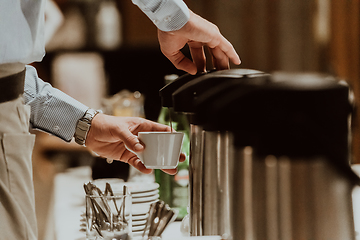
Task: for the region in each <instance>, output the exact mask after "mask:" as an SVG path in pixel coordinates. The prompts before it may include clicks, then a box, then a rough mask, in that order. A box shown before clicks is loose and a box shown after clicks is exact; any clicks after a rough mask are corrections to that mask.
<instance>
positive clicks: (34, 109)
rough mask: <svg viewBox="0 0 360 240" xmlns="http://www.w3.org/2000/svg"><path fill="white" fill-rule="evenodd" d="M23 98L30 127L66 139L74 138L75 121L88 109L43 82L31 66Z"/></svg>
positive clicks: (27, 69) (27, 73)
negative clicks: (28, 110) (28, 113)
mask: <svg viewBox="0 0 360 240" xmlns="http://www.w3.org/2000/svg"><path fill="white" fill-rule="evenodd" d="M24 98H25V103H26V104H28V105H30V107H31V115H30V123H31V126H32V127H33V128H35V129H40V130H42V131H45V132H48V133H51V134H53V135H55V136H57V137H59V138H61V139H63V140H65V141H67V142H70V141H71V140H72V138H73V137H74V134H75V129H76V124H77V122H78V120H79V119H80V118H82V117H83V116H84V114H85V112H86V110H87V109H88V108H89V107H87V106H85V105H84V104H82V103H80V102H79V101H77V100H75V99H74V98H72V97H70V96H69V95H67V94H65V93H63V92H61V91H60V90H58V89H56V88H53V87H52V86H51V85H50V84H49V83H46V82H44V81H42V80H41V79H40V78H39V77H38V75H37V72H36V69H35V68H34V67H31V66H26V75H25V89H24Z"/></svg>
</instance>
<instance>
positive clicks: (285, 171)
mask: <svg viewBox="0 0 360 240" xmlns="http://www.w3.org/2000/svg"><path fill="white" fill-rule="evenodd" d="M207 77H209V78H211V77H212V76H211V75H209V76H207ZM351 111H352V108H351V104H350V102H349V88H348V86H346V85H344V84H340V83H339V82H338V81H337V80H336V79H334V78H332V77H329V76H325V75H320V74H290V73H274V74H272V75H271V76H258V77H254V78H252V79H251V81H249V80H247V79H242V81H234V82H227V83H226V82H224V83H223V84H221V85H220V86H217V87H216V88H211V89H208V90H206V91H204V92H203V93H202V94H201V95H200V96H199V97H198V98H197V99H196V101H195V111H194V112H195V115H196V118H197V124H198V125H200V126H202V129H203V131H204V132H206V133H208V132H209V133H211V134H216V133H217V138H218V139H219V138H220V139H221V136H223V135H224V134H229V136H231V138H229V139H231V140H229V141H228V143H229V145H230V148H232V151H229V150H228V151H227V153H228V155H225V154H224V155H221V152H220V155H218V157H217V158H215V157H214V158H213V159H211V154H213V153H214V152H211V153H210V155H209V156H208V155H206V154H207V150H206V149H207V146H208V143H207V142H206V137H205V143H204V145H203V154H204V156H203V158H204V163H203V172H202V173H201V174H202V176H203V178H202V180H203V182H202V190H203V191H202V192H201V193H200V194H201V195H202V196H201V198H202V199H203V201H202V205H201V206H196V207H199V208H201V209H203V211H205V212H206V213H205V212H204V213H203V216H204V217H205V216H206V215H209V212H207V211H216V213H214V214H215V215H216V216H217V218H216V217H214V218H211V219H208V218H205V219H202V220H203V221H205V222H206V221H213V222H212V223H208V222H207V223H206V225H207V224H210V225H211V226H212V227H213V229H215V230H214V232H210V233H209V232H207V233H205V232H203V235H221V236H223V238H227V239H234V240H287V239H289V240H290V239H291V240H297V239H299V240H300V239H315V240H320V239H327V240H335V239H336V240H337V239H355V235H354V226H353V216H352V214H353V213H352V202H351V190H352V187H353V185H354V184H357V183H358V182H359V180H358V178H357V176H356V175H355V174H354V173H353V172H352V171H351V168H350V165H349V154H348V153H349V117H350V114H351ZM219 147H220V149H221V144H220V145H210V146H209V149H210V148H217V149H219ZM215 152H216V151H215ZM216 153H217V154H219V152H216ZM207 165H210V166H207ZM215 166H216V167H215ZM212 168H216V169H212ZM222 168H227V171H228V172H226V173H224V172H222ZM210 172H211V177H210V178H211V179H210V178H207V177H206V175H207V174H208V173H210ZM223 173H224V174H223ZM194 175H196V174H194ZM225 175H226V176H227V177H226V178H224V177H222V176H225ZM214 178H215V179H216V180H214ZM209 183H210V184H211V185H213V186H211V187H213V188H216V189H217V190H216V191H215V193H214V192H211V191H206V190H204V189H206V185H207V184H209ZM219 186H222V187H219ZM223 194H226V195H227V196H226V198H227V199H228V202H226V204H227V205H228V207H227V209H224V208H222V209H220V208H218V209H216V207H215V208H212V209H210V208H209V209H208V208H207V205H208V204H210V205H211V206H215V205H213V203H212V202H213V201H215V202H216V201H219V200H221V199H222V198H224V199H225V197H224V196H223ZM196 207H195V208H196ZM223 211H228V213H229V214H228V215H227V214H224V212H223ZM221 222H228V223H229V225H230V226H229V227H228V228H227V229H226V230H224V229H220V228H218V227H217V224H219V223H221ZM191 224H196V222H195V223H194V222H192V223H191Z"/></svg>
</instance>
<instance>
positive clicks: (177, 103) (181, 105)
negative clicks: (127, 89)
mask: <svg viewBox="0 0 360 240" xmlns="http://www.w3.org/2000/svg"><path fill="white" fill-rule="evenodd" d="M262 75H266V74H265V73H263V72H261V71H258V70H252V69H228V70H222V71H215V72H211V73H208V74H204V75H203V76H201V77H198V78H196V79H193V80H192V81H189V82H188V83H186V84H184V85H183V86H181V87H180V88H179V89H177V90H176V91H175V92H174V93H173V94H172V98H173V107H174V110H175V111H176V112H183V113H194V112H195V101H196V99H197V98H198V97H199V96H201V95H202V94H203V93H204V92H206V91H207V90H208V89H211V88H213V87H217V86H219V85H221V84H223V83H224V82H228V81H230V82H231V81H239V80H241V79H247V78H252V77H254V76H262Z"/></svg>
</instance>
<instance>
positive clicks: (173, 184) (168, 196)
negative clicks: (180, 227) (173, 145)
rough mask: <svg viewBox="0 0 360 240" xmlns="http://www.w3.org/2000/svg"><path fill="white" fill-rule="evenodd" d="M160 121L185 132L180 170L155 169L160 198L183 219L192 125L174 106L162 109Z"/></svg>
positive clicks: (186, 201)
mask: <svg viewBox="0 0 360 240" xmlns="http://www.w3.org/2000/svg"><path fill="white" fill-rule="evenodd" d="M172 76H173V75H171V76H166V77H165V80H166V82H167V83H168V82H169V79H174V78H173V77H172ZM170 121H171V124H170ZM158 122H159V123H162V124H165V125H168V126H170V125H171V126H172V128H173V129H175V131H177V132H184V133H185V134H184V139H183V145H182V149H181V150H182V152H183V153H185V155H186V160H185V161H184V162H181V163H180V162H179V164H178V172H177V173H176V174H175V175H169V174H167V173H164V172H163V171H161V170H155V180H156V182H157V183H159V185H160V187H159V194H160V199H161V200H163V201H164V202H166V203H167V204H169V206H170V207H171V208H173V209H176V210H178V212H179V213H178V216H177V219H176V220H181V219H183V217H185V216H186V215H187V206H188V199H189V198H188V196H189V189H188V187H189V151H190V138H189V128H190V127H189V123H188V121H187V117H186V116H185V115H184V114H181V113H176V112H175V111H174V110H173V109H172V108H166V107H163V108H162V109H161V111H160V115H159V118H158Z"/></svg>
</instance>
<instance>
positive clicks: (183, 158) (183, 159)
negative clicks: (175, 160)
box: [179, 153, 186, 162]
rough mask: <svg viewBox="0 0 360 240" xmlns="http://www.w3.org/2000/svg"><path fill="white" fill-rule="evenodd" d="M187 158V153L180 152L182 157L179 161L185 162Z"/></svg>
mask: <svg viewBox="0 0 360 240" xmlns="http://www.w3.org/2000/svg"><path fill="white" fill-rule="evenodd" d="M185 160H186V155H185V153H181V154H180V158H179V162H184V161H185Z"/></svg>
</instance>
